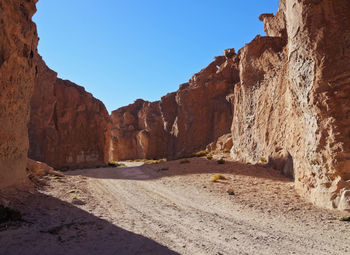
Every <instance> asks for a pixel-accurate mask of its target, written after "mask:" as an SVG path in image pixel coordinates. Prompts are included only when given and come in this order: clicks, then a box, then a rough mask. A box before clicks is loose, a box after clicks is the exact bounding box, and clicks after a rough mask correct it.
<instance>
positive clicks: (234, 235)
mask: <svg viewBox="0 0 350 255" xmlns="http://www.w3.org/2000/svg"><path fill="white" fill-rule="evenodd" d="M188 160H189V163H183V162H182V163H181V161H182V160H175V161H169V162H166V163H160V164H153V165H141V164H142V163H133V162H132V163H126V164H127V167H122V168H120V167H119V168H99V169H84V170H76V171H71V172H66V173H65V176H64V177H59V176H47V177H44V179H43V180H42V181H44V182H46V185H44V186H42V187H40V188H39V189H37V190H36V191H34V192H30V193H28V192H27V191H26V192H25V191H17V193H16V194H15V197H14V198H16V199H13V198H12V200H13V201H14V202H12V203H11V204H10V205H11V206H12V207H14V208H16V209H18V210H20V211H21V212H22V213H23V220H22V221H19V222H11V223H9V224H2V225H0V254H317V255H321V254H325V255H326V254H327V255H329V254H350V223H349V222H343V221H339V220H338V217H340V216H346V214H344V213H340V212H335V211H330V210H325V209H320V208H317V207H315V206H313V205H311V204H309V203H307V202H306V201H304V200H303V199H302V198H300V197H299V196H298V195H297V193H296V192H295V191H294V187H293V182H292V181H291V180H289V179H286V178H285V177H283V176H282V175H280V174H279V173H278V172H276V171H274V170H272V169H270V168H265V167H262V166H252V165H241V164H239V163H235V162H229V161H227V162H226V163H225V164H217V162H216V161H215V160H207V159H204V158H191V159H188ZM217 173H220V174H222V175H224V176H225V177H226V180H219V181H217V182H211V181H210V178H211V177H212V176H213V175H214V174H217ZM230 188H231V189H232V190H233V192H234V195H232V193H231V195H230V194H228V192H227V190H228V189H230ZM1 199H2V200H3V202H4V201H6V199H5V198H4V197H1V196H0V200H1Z"/></svg>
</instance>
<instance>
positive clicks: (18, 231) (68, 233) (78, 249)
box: [0, 193, 178, 255]
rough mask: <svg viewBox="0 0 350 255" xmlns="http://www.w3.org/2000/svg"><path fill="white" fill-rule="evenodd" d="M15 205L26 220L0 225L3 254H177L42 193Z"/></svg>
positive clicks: (0, 245)
mask: <svg viewBox="0 0 350 255" xmlns="http://www.w3.org/2000/svg"><path fill="white" fill-rule="evenodd" d="M16 204H17V205H16V206H15V208H16V209H17V210H19V211H21V212H22V215H23V221H22V222H12V223H10V224H9V225H8V226H5V227H2V228H0V254H7V255H11V254H23V255H26V254H64V255H68V254H74V255H79V254H84V255H85V254H108V255H109V254H111V255H112V254H118V255H119V254H121V255H122V254H152V255H153V254H174V255H175V254H178V253H176V252H174V251H171V250H169V249H168V248H167V247H165V246H162V245H160V244H158V243H157V242H155V241H153V240H151V239H149V238H146V237H144V236H142V235H138V234H134V233H132V232H129V231H127V230H124V229H122V228H120V227H118V226H116V225H113V224H112V223H110V222H108V221H106V220H102V219H100V218H97V217H95V216H94V215H92V214H89V213H88V212H86V211H83V210H81V209H79V208H77V207H75V206H73V205H72V204H70V203H67V202H64V201H61V200H59V199H57V198H53V197H50V196H46V195H44V194H41V193H36V194H33V195H30V196H29V197H27V198H26V199H21V200H20V202H18V203H16Z"/></svg>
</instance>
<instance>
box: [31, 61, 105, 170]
mask: <svg viewBox="0 0 350 255" xmlns="http://www.w3.org/2000/svg"><path fill="white" fill-rule="evenodd" d="M36 60H37V61H36V62H37V76H36V79H35V87H34V93H33V97H32V100H31V116H30V122H29V142H30V147H29V157H30V158H32V159H35V160H38V161H42V162H45V163H47V164H49V165H50V166H53V167H55V168H61V169H62V168H63V169H65V168H79V167H96V166H101V165H106V164H107V163H108V157H109V140H110V133H109V129H110V119H109V115H108V112H107V110H106V108H105V106H104V104H103V103H102V102H101V101H99V100H97V99H96V98H94V97H93V96H92V95H91V94H90V93H88V92H86V91H85V89H84V88H83V87H80V86H78V85H76V84H74V83H72V82H70V81H67V80H62V79H59V78H57V74H56V73H55V72H54V71H52V70H51V69H49V68H48V67H47V66H46V64H45V62H44V61H43V60H42V58H41V57H40V56H36Z"/></svg>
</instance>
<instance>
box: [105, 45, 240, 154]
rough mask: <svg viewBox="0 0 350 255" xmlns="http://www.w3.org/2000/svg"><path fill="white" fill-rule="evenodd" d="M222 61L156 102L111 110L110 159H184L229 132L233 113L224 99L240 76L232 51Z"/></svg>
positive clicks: (216, 60) (214, 63) (210, 66)
mask: <svg viewBox="0 0 350 255" xmlns="http://www.w3.org/2000/svg"><path fill="white" fill-rule="evenodd" d="M225 56H226V57H225ZM225 56H220V57H216V58H215V60H214V61H213V62H212V63H211V64H209V65H208V66H207V67H206V68H204V69H203V70H201V71H200V72H199V73H197V74H195V75H194V76H193V77H192V78H191V79H190V81H189V82H188V83H185V84H182V85H180V88H179V90H178V91H176V92H174V93H170V94H167V95H166V96H164V97H162V99H161V100H160V101H158V102H153V103H150V102H145V101H142V100H137V101H136V102H135V103H134V104H132V105H129V106H127V107H123V108H120V109H118V110H116V111H114V112H113V113H112V120H113V129H112V147H111V152H112V153H111V157H112V159H113V160H122V159H135V158H163V157H166V158H179V157H183V156H189V155H192V154H193V153H194V152H196V151H198V150H201V149H205V147H206V146H207V145H208V144H209V143H211V142H212V141H214V140H216V139H217V138H218V137H220V136H222V135H224V134H226V133H228V132H229V130H230V126H231V123H232V112H231V106H230V103H229V102H228V100H227V99H226V96H227V95H228V94H230V93H231V92H232V88H233V84H235V83H236V82H237V81H238V79H239V74H238V58H237V56H236V54H235V52H234V50H233V49H231V50H228V51H226V52H225Z"/></svg>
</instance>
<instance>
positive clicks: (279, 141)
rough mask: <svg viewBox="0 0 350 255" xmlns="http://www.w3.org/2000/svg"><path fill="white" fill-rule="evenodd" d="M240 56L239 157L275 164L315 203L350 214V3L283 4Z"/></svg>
mask: <svg viewBox="0 0 350 255" xmlns="http://www.w3.org/2000/svg"><path fill="white" fill-rule="evenodd" d="M260 19H261V20H263V21H264V22H265V31H266V33H267V36H266V37H257V38H255V39H254V40H253V41H252V42H251V43H249V44H248V45H246V46H245V47H244V48H243V49H242V50H241V51H240V58H241V61H240V82H239V83H238V84H236V85H235V89H234V95H233V96H232V97H231V98H232V104H233V108H234V114H233V122H232V138H233V148H232V150H231V156H232V157H233V158H234V159H236V160H239V161H242V162H249V163H258V162H264V161H268V162H269V164H270V165H271V166H274V167H275V168H278V169H280V170H281V171H283V172H285V173H286V174H288V175H291V176H293V177H294V178H295V186H296V188H297V190H298V191H299V192H300V193H301V194H303V195H304V196H306V197H308V198H309V199H310V200H311V201H312V202H313V203H315V204H317V205H320V206H324V207H327V208H338V209H342V210H349V209H350V182H349V180H350V157H349V156H350V154H349V153H350V137H349V134H350V119H349V118H350V86H349V85H350V2H349V1H347V0H339V1H332V0H318V1H312V0H302V1H296V0H287V1H284V0H283V1H281V2H280V7H279V11H278V12H277V14H276V15H275V16H274V15H271V14H266V15H261V16H260Z"/></svg>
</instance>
